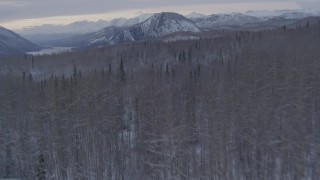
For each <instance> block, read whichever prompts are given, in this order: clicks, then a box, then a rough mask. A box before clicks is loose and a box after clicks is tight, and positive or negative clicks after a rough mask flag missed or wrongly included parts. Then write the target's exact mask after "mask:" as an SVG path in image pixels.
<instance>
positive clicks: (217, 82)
mask: <svg viewBox="0 0 320 180" xmlns="http://www.w3.org/2000/svg"><path fill="white" fill-rule="evenodd" d="M208 34H210V33H207V34H206V35H205V36H203V37H201V38H200V39H197V40H189V41H177V42H169V43H165V42H161V41H160V40H155V41H146V42H135V43H127V44H120V45H115V46H108V47H104V48H99V49H93V50H87V51H85V52H74V53H66V54H61V55H52V56H37V57H31V56H25V57H16V58H7V59H2V60H1V62H0V63H1V65H0V74H1V75H0V84H1V85H0V102H1V103H0V178H20V179H270V180H280V179H317V178H318V177H320V169H319V167H320V130H319V129H320V38H319V37H320V25H314V26H311V27H309V26H308V27H301V28H297V29H286V28H281V29H278V30H268V31H260V32H212V34H211V35H212V36H211V35H208ZM216 34H218V35H219V36H216Z"/></svg>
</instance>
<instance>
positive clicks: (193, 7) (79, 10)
mask: <svg viewBox="0 0 320 180" xmlns="http://www.w3.org/2000/svg"><path fill="white" fill-rule="evenodd" d="M309 1H311V2H317V3H318V4H319V5H320V3H319V2H320V0H303V2H309ZM304 4H306V3H304ZM300 7H301V3H296V1H292V0H279V1H274V0H264V1H262V0H0V25H2V26H5V27H7V28H11V29H19V28H22V27H25V26H34V25H40V24H66V23H70V22H73V21H78V20H98V19H111V18H115V17H133V16H136V15H138V14H139V13H148V12H149V13H150V12H160V11H175V12H178V13H182V14H188V13H191V12H194V11H196V12H199V13H204V14H212V13H222V12H232V11H237V12H241V11H247V10H251V9H253V10H255V9H258V10H262V9H298V8H300Z"/></svg>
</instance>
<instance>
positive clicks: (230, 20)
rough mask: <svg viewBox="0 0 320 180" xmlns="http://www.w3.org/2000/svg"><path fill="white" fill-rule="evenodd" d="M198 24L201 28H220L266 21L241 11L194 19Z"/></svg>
mask: <svg viewBox="0 0 320 180" xmlns="http://www.w3.org/2000/svg"><path fill="white" fill-rule="evenodd" d="M194 21H195V23H196V25H197V26H199V27H201V28H213V27H215V28H218V27H224V26H240V25H244V24H250V23H258V22H262V21H264V20H263V19H262V18H259V17H254V16H248V15H244V14H241V13H232V14H212V15H209V16H205V17H201V18H196V19H194Z"/></svg>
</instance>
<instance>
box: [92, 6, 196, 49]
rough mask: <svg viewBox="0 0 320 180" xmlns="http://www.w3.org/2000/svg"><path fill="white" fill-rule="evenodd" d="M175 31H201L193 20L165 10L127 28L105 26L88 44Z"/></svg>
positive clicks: (159, 34) (133, 39)
mask: <svg viewBox="0 0 320 180" xmlns="http://www.w3.org/2000/svg"><path fill="white" fill-rule="evenodd" d="M175 32H194V33H197V32H201V29H200V28H199V27H197V26H196V25H195V23H194V22H193V21H191V20H189V19H187V18H186V17H184V16H182V15H180V14H177V13H169V12H165V13H158V14H154V15H153V16H151V17H150V18H149V19H147V20H146V21H144V22H142V23H138V24H136V25H133V26H130V27H127V28H122V29H121V28H115V27H109V28H105V29H103V30H101V31H99V32H97V33H96V34H95V35H94V37H93V38H92V39H91V40H90V42H89V45H98V44H101V43H106V44H116V43H119V42H130V41H137V40H142V39H146V38H157V37H161V36H164V35H168V34H172V33H175Z"/></svg>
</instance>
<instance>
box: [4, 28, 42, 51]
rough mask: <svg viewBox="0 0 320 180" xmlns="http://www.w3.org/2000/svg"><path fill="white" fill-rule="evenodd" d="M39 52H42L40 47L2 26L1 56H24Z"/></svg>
mask: <svg viewBox="0 0 320 180" xmlns="http://www.w3.org/2000/svg"><path fill="white" fill-rule="evenodd" d="M37 50H40V47H38V46H36V45H35V44H33V43H31V42H29V41H27V40H25V39H24V38H22V37H21V36H20V35H18V34H16V33H14V32H12V31H10V30H8V29H5V28H3V27H1V26H0V56H8V55H15V54H23V53H25V52H28V51H37Z"/></svg>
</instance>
